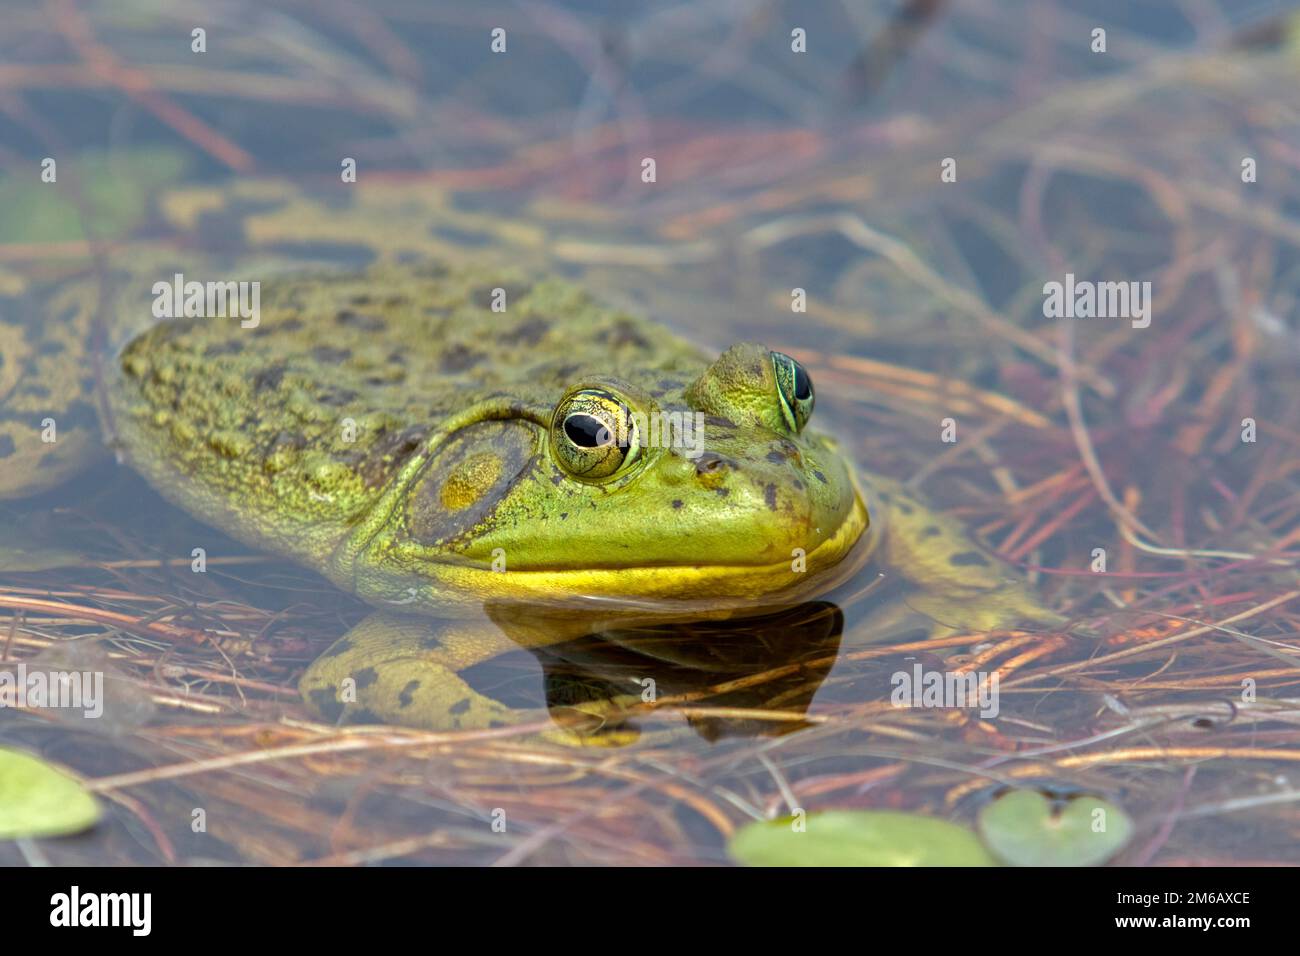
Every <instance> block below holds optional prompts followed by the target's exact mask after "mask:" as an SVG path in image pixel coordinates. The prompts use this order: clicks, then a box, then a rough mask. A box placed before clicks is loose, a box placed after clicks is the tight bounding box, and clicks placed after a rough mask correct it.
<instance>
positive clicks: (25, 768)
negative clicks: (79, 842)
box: [0, 747, 99, 840]
mask: <svg viewBox="0 0 1300 956" xmlns="http://www.w3.org/2000/svg"><path fill="white" fill-rule="evenodd" d="M97 820H99V805H98V804H97V803H96V802H95V798H94V797H92V796H91V795H90V794H89V793H88V792H86V789H85V788H84V787H82V785H81V784H80V783H78V782H77V781H76V780H74V779H73V778H72V777H70V776H68V775H67V774H66V773H64V772H63V771H61V770H57V769H55V768H54V767H52V766H50V765H49V764H47V763H46V762H45V761H43V760H40V759H38V758H36V757H33V756H32V755H31V754H27V753H23V752H22V751H20V750H9V749H7V748H3V747H0V840H13V839H17V838H19V837H41V836H64V835H66V834H69V833H79V832H80V831H82V830H85V829H86V828H87V827H90V826H93V825H94V824H95V822H96V821H97Z"/></svg>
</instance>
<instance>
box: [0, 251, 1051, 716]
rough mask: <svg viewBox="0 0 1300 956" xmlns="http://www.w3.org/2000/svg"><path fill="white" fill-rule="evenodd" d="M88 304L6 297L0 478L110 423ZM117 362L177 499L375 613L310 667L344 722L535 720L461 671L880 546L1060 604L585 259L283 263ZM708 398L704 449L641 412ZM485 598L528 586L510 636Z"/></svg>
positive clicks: (939, 588) (1007, 614)
mask: <svg viewBox="0 0 1300 956" xmlns="http://www.w3.org/2000/svg"><path fill="white" fill-rule="evenodd" d="M498 290H502V291H501V294H503V295H504V296H505V297H506V301H507V303H508V305H507V310H506V311H505V312H494V311H492V310H491V308H490V303H491V302H492V300H493V299H494V297H497V296H498ZM82 301H83V302H84V301H87V300H82ZM88 309H89V306H85V307H83V308H81V309H80V310H78V309H77V308H76V307H73V308H72V310H71V311H70V312H60V313H58V314H50V315H33V316H31V317H29V318H27V319H26V320H24V319H23V317H22V316H19V317H18V319H17V321H15V319H14V317H13V315H12V313H10V314H9V315H7V316H6V317H5V318H4V319H3V320H0V358H2V359H3V362H2V363H0V388H3V396H4V402H5V405H4V410H3V413H0V496H8V497H15V496H18V495H21V494H23V493H26V492H28V491H29V490H31V489H32V488H33V487H41V486H44V485H46V484H47V483H48V481H49V480H50V478H52V477H58V476H61V475H65V474H68V473H71V471H72V470H73V468H74V466H75V465H76V464H77V463H78V459H79V458H80V457H83V455H84V452H85V451H86V450H87V449H89V448H91V447H93V444H92V443H88V442H87V441H86V439H87V437H88V435H89V434H90V427H91V426H92V425H93V418H94V416H93V414H91V418H90V421H89V424H88V421H87V420H86V419H87V412H88V411H90V410H92V404H91V402H92V396H91V395H90V393H89V389H90V386H91V385H92V377H91V376H90V375H89V374H88V373H85V372H84V369H86V368H88V367H89V366H88V365H87V359H86V356H85V354H84V345H85V342H86V341H87V339H88V336H87V334H86V333H85V326H86V323H87V322H88V318H87V315H86V312H87V310H88ZM79 329H80V331H78V330H79ZM104 378H105V383H104V384H105V392H106V403H105V406H106V408H107V411H108V418H109V421H108V425H109V428H110V430H111V433H112V434H113V435H114V440H115V443H116V444H117V446H118V448H119V449H120V450H121V452H122V453H123V454H124V457H125V458H126V460H127V461H128V462H129V463H130V464H131V465H132V466H133V467H134V468H135V469H137V470H138V471H139V472H141V473H142V474H143V475H144V476H145V477H146V478H147V479H148V480H149V482H150V483H151V484H152V485H153V486H154V487H155V488H157V489H158V490H159V491H160V492H162V494H163V495H164V496H166V497H167V498H168V499H170V500H171V501H173V502H175V503H176V504H178V505H180V506H181V507H182V508H184V509H186V510H187V511H189V512H190V513H192V514H194V515H195V516H196V517H198V518H200V519H202V520H204V521H206V522H209V523H211V524H213V525H215V526H217V527H219V528H221V529H223V530H226V531H228V532H229V533H231V534H232V535H234V536H235V537H237V538H239V539H241V540H243V541H245V542H247V543H249V544H250V545H253V546H254V547H258V548H262V549H265V550H268V551H272V552H276V553H278V554H282V555H285V556H287V557H290V558H292V559H294V560H296V561H299V562H301V563H302V564H305V565H307V566H309V567H311V568H314V569H316V570H318V571H319V572H320V573H322V574H323V575H324V576H325V577H327V578H329V579H330V580H331V581H333V582H335V583H336V584H337V585H339V586H340V587H342V588H345V589H346V590H348V591H350V592H352V593H355V594H356V595H358V596H359V597H361V598H362V599H363V600H365V601H367V602H369V603H370V604H371V605H373V606H374V607H375V608H377V609H379V610H378V611H377V612H376V613H375V614H373V615H371V616H370V617H369V618H367V619H365V620H364V621H362V622H361V623H360V624H358V625H357V626H356V627H355V628H353V629H352V631H350V632H349V633H348V634H346V635H344V636H343V637H342V638H340V639H339V640H338V641H337V642H336V643H335V644H334V645H333V646H332V647H331V648H330V649H329V650H327V651H326V652H325V653H324V654H323V655H321V657H320V658H319V659H318V660H317V661H316V662H315V663H314V664H312V665H311V666H310V667H309V668H308V670H307V672H306V674H305V675H304V676H303V678H302V682H301V690H302V692H303V694H304V696H305V698H306V699H307V701H308V702H309V703H310V704H311V705H312V706H313V707H314V708H316V709H317V710H318V711H319V712H320V713H321V714H322V715H323V716H324V717H326V718H327V719H329V720H370V721H373V720H381V721H387V722H393V723H399V724H408V725H413V726H420V727H429V728H478V727H489V726H496V725H498V724H502V723H508V722H512V721H516V720H518V719H519V715H518V714H516V713H512V710H511V709H510V708H508V707H506V706H505V705H503V704H501V703H500V702H498V701H495V700H493V699H491V698H489V697H487V696H485V695H483V694H481V693H479V692H477V691H475V690H474V689H472V688H471V687H470V686H469V684H467V683H466V681H465V680H464V679H463V678H462V677H461V672H462V671H464V670H465V669H466V668H469V667H471V666H473V665H475V664H477V663H480V662H483V661H485V660H488V659H490V658H492V657H493V656H495V655H497V654H500V653H502V652H504V651H506V650H509V649H511V648H513V647H515V646H517V645H519V644H522V645H523V646H526V647H542V646H546V645H550V644H556V643H559V642H562V641H566V640H572V639H574V638H575V637H578V636H580V635H582V634H587V633H595V632H604V631H609V630H611V629H617V628H619V627H639V626H642V625H645V624H650V623H662V622H684V621H690V620H697V619H704V620H708V619H726V618H735V617H743V616H745V615H746V614H752V613H754V608H756V607H781V606H790V605H792V604H795V603H798V602H799V601H803V600H807V599H809V598H812V597H815V596H817V595H819V594H822V593H825V592H826V591H827V590H828V589H829V587H831V586H832V585H833V584H835V583H837V582H838V581H839V580H841V579H842V578H843V577H845V576H846V575H847V574H849V573H851V572H852V571H853V570H854V569H855V568H856V567H857V566H858V565H859V563H860V560H859V559H860V558H862V557H864V556H865V555H866V554H867V553H868V552H875V554H876V557H877V558H879V559H881V560H882V563H883V564H884V565H885V566H887V567H889V568H891V569H893V570H894V571H896V572H897V574H898V575H901V576H902V577H904V578H906V579H907V580H908V581H910V582H911V583H912V584H913V585H915V586H916V591H915V597H914V599H912V600H911V602H910V603H911V606H912V607H914V608H917V609H919V610H921V611H923V612H925V613H928V614H931V615H933V616H934V617H936V618H938V619H940V620H943V621H945V622H956V623H958V624H959V625H960V626H963V627H971V628H988V627H994V626H999V625H1006V624H1011V623H1013V622H1016V621H1019V620H1025V619H1031V620H1033V619H1036V620H1040V621H1053V620H1055V617H1054V616H1053V615H1051V614H1050V613H1049V612H1046V611H1044V610H1043V609H1042V608H1040V607H1039V606H1038V605H1037V604H1036V603H1035V602H1034V600H1033V599H1032V597H1030V596H1029V595H1028V594H1027V592H1026V591H1024V590H1023V589H1022V587H1021V586H1020V585H1019V584H1018V583H1016V582H1015V581H1014V580H1011V577H1012V576H1011V574H1010V572H1009V571H1008V569H1006V568H1005V567H1003V566H1001V565H999V564H997V563H996V562H994V561H993V560H992V559H990V558H988V557H986V556H985V555H983V554H982V553H980V552H979V551H978V549H976V548H975V547H974V546H972V545H971V543H970V542H969V541H968V540H967V539H966V537H965V536H964V533H963V531H962V529H961V527H960V526H959V525H958V524H957V523H955V522H954V521H952V520H950V519H947V518H945V517H943V516H941V515H938V514H935V513H933V512H931V511H929V510H927V509H926V508H925V506H924V505H922V504H921V502H920V501H918V500H917V499H915V498H914V497H913V496H911V495H909V494H906V493H904V492H903V491H902V490H901V489H900V488H898V487H897V486H895V485H893V484H891V483H889V482H886V481H884V480H879V479H874V478H871V477H869V476H862V477H861V478H857V477H855V476H854V474H853V468H852V465H851V463H850V462H849V461H848V460H847V459H846V458H845V457H844V455H842V454H841V453H840V451H839V450H838V447H837V445H836V444H835V443H834V442H833V441H832V440H830V439H829V438H827V437H825V436H823V435H821V434H819V433H817V432H816V431H814V430H812V429H811V428H808V427H807V424H808V420H809V417H810V416H811V414H812V411H813V403H814V396H813V385H812V381H811V379H810V377H809V376H808V374H807V372H806V371H805V370H804V369H803V368H802V367H801V366H800V365H798V363H796V362H795V361H793V360H792V359H790V358H789V357H788V356H785V355H782V354H780V353H777V352H771V351H769V350H767V349H766V348H763V347H762V346H759V345H756V344H752V343H741V344H738V345H735V346H732V347H731V348H730V349H728V350H727V351H725V352H724V353H723V354H722V355H721V356H720V357H717V358H715V359H711V358H709V357H707V356H706V355H704V354H703V353H701V352H700V351H699V350H698V349H696V348H695V347H694V346H692V345H690V344H688V343H687V342H685V341H683V340H682V339H679V338H677V337H676V336H674V335H673V334H671V333H669V332H668V331H667V330H665V329H664V328H662V327H660V326H657V325H654V324H652V323H648V322H645V321H641V320H637V319H634V318H632V317H630V316H628V315H626V314H623V313H619V312H615V311H611V310H608V309H605V308H602V307H601V306H599V305H597V304H596V303H595V302H594V301H593V300H592V299H590V298H589V297H588V296H587V295H586V294H584V293H583V292H581V291H580V290H578V289H577V288H575V287H574V286H572V285H569V284H567V283H565V282H561V281H556V280H543V281H538V282H531V281H529V280H528V279H527V278H526V277H524V276H523V275H522V274H517V273H512V272H509V271H506V272H502V271H499V270H490V269H483V268H460V267H456V268H452V267H448V266H445V265H442V264H439V263H428V262H425V263H422V264H418V265H385V266H376V267H373V268H372V269H371V270H369V271H366V272H360V273H343V274H317V275H306V276H301V277H292V276H285V277H280V278H275V279H271V280H267V281H265V282H264V284H263V286H262V289H261V315H260V319H259V322H258V324H257V326H256V327H255V328H242V327H241V325H240V323H239V322H238V321H237V320H223V319H216V318H185V319H174V320H170V321H166V322H163V323H161V324H158V325H156V326H154V327H153V328H151V329H149V330H147V331H145V332H143V333H142V334H140V335H137V336H136V337H135V338H134V339H133V340H131V341H130V342H129V343H128V344H127V345H126V346H125V347H124V348H123V349H122V350H121V352H120V354H119V355H118V356H117V357H116V359H115V360H114V361H113V362H112V363H111V364H110V365H109V366H108V367H107V368H106V369H105V375H104ZM664 413H667V417H666V418H665V417H664ZM697 413H698V414H700V415H701V416H703V419H702V420H703V422H704V431H703V447H702V454H697V452H698V451H700V449H699V448H697V447H676V446H674V445H673V444H672V443H671V441H669V442H664V441H659V442H657V443H656V442H654V441H652V440H651V439H652V436H651V435H648V434H645V433H644V432H643V429H644V428H645V423H646V422H649V421H653V420H658V421H665V420H669V421H671V420H678V421H680V420H682V419H683V418H685V417H693V416H694V415H695V414H697ZM674 416H676V418H675V419H674ZM46 417H50V418H54V419H56V420H60V421H62V422H63V429H64V430H63V433H62V435H63V437H61V438H60V440H59V442H58V443H57V444H56V445H53V446H51V445H46V444H42V443H41V442H40V439H39V434H38V432H39V427H40V424H39V423H40V422H41V420H42V419H43V418H46ZM661 431H662V430H661ZM611 435H615V436H623V438H624V439H625V440H622V441H620V440H610V437H609V436H611ZM661 437H662V436H661ZM79 439H80V441H78V440H79ZM868 507H870V509H871V514H872V518H873V522H872V528H871V531H870V533H865V532H867V526H868V518H867V511H868ZM485 605H508V606H511V607H514V608H517V609H518V610H516V611H515V612H512V613H511V614H510V617H511V622H510V625H509V627H507V628H506V629H505V631H503V628H502V627H501V626H498V624H493V623H490V622H488V621H484V620H482V609H483V607H484V606H485ZM393 612H400V615H401V616H398V615H397V614H395V613H393ZM506 632H508V633H506Z"/></svg>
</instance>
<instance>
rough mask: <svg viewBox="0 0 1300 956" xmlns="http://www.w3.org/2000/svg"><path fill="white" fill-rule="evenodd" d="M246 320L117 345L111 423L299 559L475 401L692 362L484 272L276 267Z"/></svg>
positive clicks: (661, 337)
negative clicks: (251, 321)
mask: <svg viewBox="0 0 1300 956" xmlns="http://www.w3.org/2000/svg"><path fill="white" fill-rule="evenodd" d="M494 306H496V310H494ZM259 312H260V314H259V315H258V317H257V325H256V326H255V327H250V328H244V327H241V322H240V320H239V319H238V318H188V319H175V320H169V321H165V322H163V323H161V324H159V325H158V326H156V327H154V328H152V329H150V330H149V331H148V332H146V333H144V334H143V335H140V336H138V337H137V338H135V339H134V340H133V341H131V342H130V343H129V344H128V345H127V346H126V347H125V348H124V349H123V351H122V354H121V356H120V360H119V362H118V363H117V367H116V371H115V376H114V378H113V380H112V381H111V382H110V389H109V393H110V398H111V407H112V410H113V417H114V421H113V423H112V428H113V430H114V432H115V434H116V437H117V439H118V442H119V444H120V446H121V447H122V448H123V449H124V451H125V452H126V455H127V457H128V459H129V460H130V461H131V463H132V464H133V465H134V466H135V467H136V468H137V469H139V470H140V471H142V472H143V473H144V474H145V475H146V477H148V478H149V479H150V481H151V482H152V483H153V484H155V485H156V486H157V487H159V488H160V489H161V490H162V491H163V492H164V493H165V494H167V495H168V497H170V498H172V500H174V501H176V502H177V503H179V504H181V505H182V506H183V507H186V508H187V509H189V510H190V511H192V512H195V513H197V514H199V515H200V516H201V517H205V518H206V519H207V520H209V521H211V522H213V523H217V524H219V525H220V524H225V525H226V526H227V527H230V528H231V529H232V530H234V531H235V532H236V533H237V534H239V535H240V536H242V537H245V538H248V539H251V540H253V541H255V542H256V543H259V544H263V545H264V546H266V547H269V548H272V549H275V550H279V551H281V552H284V553H289V554H293V555H296V556H302V555H304V554H309V553H312V552H316V553H320V552H321V551H322V549H328V548H331V547H334V546H336V545H337V544H338V542H339V541H340V540H341V539H342V537H344V536H345V535H346V534H347V532H348V530H349V529H351V528H353V527H354V526H355V525H356V524H357V523H358V522H359V521H361V520H362V519H363V518H364V517H365V516H366V515H367V513H368V512H369V511H370V510H371V509H372V508H373V507H374V505H375V502H376V501H377V500H378V499H379V498H380V497H381V495H382V494H383V492H384V490H385V489H386V488H387V486H388V485H389V484H390V482H391V481H392V480H393V479H394V478H395V476H397V475H398V473H399V472H400V471H401V470H402V468H403V467H404V466H405V465H406V464H407V463H408V462H409V461H410V459H411V458H412V456H414V455H416V454H418V453H419V452H420V450H421V449H422V448H424V447H426V445H427V443H428V441H429V440H430V437H431V436H432V435H434V434H435V433H437V432H440V431H446V430H449V429H451V428H454V427H456V426H458V425H463V424H466V423H468V422H467V421H466V420H465V419H466V416H467V415H469V416H471V417H470V419H469V420H470V421H472V414H473V412H472V410H473V409H474V408H475V407H478V406H481V405H482V404H483V403H484V402H488V401H490V400H508V401H509V402H511V403H513V404H516V405H517V406H519V407H533V406H535V407H536V408H538V409H543V408H549V407H550V406H551V405H553V404H554V402H555V401H556V399H557V398H558V397H559V395H560V394H561V393H562V391H563V390H564V388H565V386H566V384H567V383H570V382H571V381H572V380H573V379H574V378H575V376H580V375H583V374H596V373H599V374H608V373H612V374H614V375H619V374H626V375H629V376H634V377H636V378H637V379H647V378H648V379H653V378H655V377H656V376H659V375H660V374H661V373H662V374H664V375H671V374H674V370H676V372H677V373H679V377H685V376H687V375H690V374H698V371H699V369H701V368H702V367H703V366H704V364H705V363H704V360H703V358H702V357H700V356H699V355H698V354H697V352H696V351H695V350H694V348H692V347H691V346H689V345H687V344H686V343H684V342H683V341H681V340H680V339H678V338H676V337H675V336H673V335H672V334H671V333H670V332H668V331H667V330H665V329H663V328H660V327H658V326H655V325H653V324H650V323H646V322H643V321H638V320H635V319H633V318H631V317H629V316H626V315H623V314H621V313H617V312H612V311H610V310H607V309H604V308H601V307H600V306H599V305H597V304H596V303H595V302H594V301H593V300H592V299H590V298H589V297H588V296H587V294H586V293H584V292H582V291H581V290H579V289H577V288H576V287H574V286H571V285H569V284H567V283H564V282H560V281H557V280H551V279H548V280H542V281H538V282H529V281H527V280H526V279H524V278H523V277H521V276H520V275H518V274H510V273H509V272H503V271H499V270H475V269H460V268H458V269H455V270H449V269H447V268H445V267H443V266H440V265H436V264H425V265H423V266H409V267H408V266H389V267H382V268H376V269H372V270H371V271H369V272H365V273H357V274H347V275H337V274H335V275H314V276H313V275H309V276H302V277H296V278H288V277H286V278H281V279H276V280H274V281H268V282H266V283H264V284H263V285H262V286H261V289H260V310H259ZM309 563H311V562H310V560H309Z"/></svg>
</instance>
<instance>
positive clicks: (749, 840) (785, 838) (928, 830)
mask: <svg viewBox="0 0 1300 956" xmlns="http://www.w3.org/2000/svg"><path fill="white" fill-rule="evenodd" d="M795 823H796V821H795V820H794V819H793V818H791V817H785V818H784V819H780V820H770V821H763V822H760V823H751V824H749V825H748V826H745V827H742V828H741V829H740V830H739V831H738V832H737V833H736V835H735V836H734V837H732V839H731V844H730V846H729V847H728V851H729V852H730V853H731V856H732V857H733V858H734V859H736V860H738V861H739V862H741V863H745V864H747V865H749V866H994V865H995V861H994V860H993V858H992V857H990V856H989V854H988V851H987V850H985V849H984V847H983V846H981V845H980V842H979V840H978V839H977V838H976V836H975V834H973V833H971V832H970V831H969V830H967V829H966V828H965V827H963V826H959V825H958V824H955V823H949V822H947V821H946V820H937V819H935V818H933V817H926V816H921V815H920V814H914V813H899V812H896V811H892V810H832V811H827V812H825V813H813V814H809V816H808V817H807V819H806V820H805V821H803V826H804V829H803V830H799V829H797V828H796V826H795Z"/></svg>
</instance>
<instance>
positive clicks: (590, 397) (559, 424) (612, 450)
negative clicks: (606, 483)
mask: <svg viewBox="0 0 1300 956" xmlns="http://www.w3.org/2000/svg"><path fill="white" fill-rule="evenodd" d="M551 446H552V447H553V448H554V449H555V457H556V459H557V460H558V461H559V463H560V467H561V468H563V469H564V470H565V471H566V472H568V473H569V474H570V475H572V476H573V477H574V478H577V479H579V480H581V481H603V480H604V479H606V478H610V477H613V476H614V475H617V474H619V473H621V472H622V471H624V470H626V469H627V468H628V467H629V466H630V465H631V464H632V462H634V461H635V460H636V457H637V454H638V453H639V452H640V450H641V444H640V435H639V434H638V432H637V427H636V420H635V418H634V417H633V415H632V413H631V412H630V411H629V409H628V407H627V404H626V403H625V402H623V401H622V400H621V399H620V398H619V397H618V396H616V395H614V394H613V393H612V392H607V391H604V390H603V389H596V388H588V389H582V390H581V391H577V392H573V393H571V394H569V395H567V396H565V397H564V399H563V400H562V401H561V402H560V404H559V405H557V406H555V416H554V417H553V418H552V419H551Z"/></svg>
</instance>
